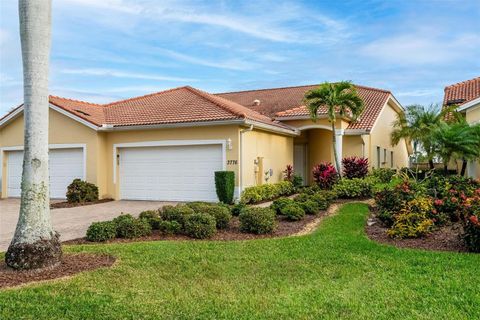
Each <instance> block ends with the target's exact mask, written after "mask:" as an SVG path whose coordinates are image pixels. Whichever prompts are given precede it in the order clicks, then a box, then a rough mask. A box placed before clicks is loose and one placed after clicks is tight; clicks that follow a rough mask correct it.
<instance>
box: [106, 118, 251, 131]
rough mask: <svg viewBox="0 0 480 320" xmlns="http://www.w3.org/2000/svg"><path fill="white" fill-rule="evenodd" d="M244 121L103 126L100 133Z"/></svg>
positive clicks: (239, 122) (242, 121)
mask: <svg viewBox="0 0 480 320" xmlns="http://www.w3.org/2000/svg"><path fill="white" fill-rule="evenodd" d="M244 123H245V121H244V120H220V121H199V122H197V121H194V122H183V123H164V124H151V125H134V126H118V127H115V126H109V125H103V126H102V127H100V128H99V131H128V130H149V129H168V128H184V127H204V126H221V125H232V124H244Z"/></svg>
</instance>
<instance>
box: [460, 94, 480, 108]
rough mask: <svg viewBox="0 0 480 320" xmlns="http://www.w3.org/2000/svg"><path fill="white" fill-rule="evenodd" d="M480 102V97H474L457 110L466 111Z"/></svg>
mask: <svg viewBox="0 0 480 320" xmlns="http://www.w3.org/2000/svg"><path fill="white" fill-rule="evenodd" d="M477 104H480V97H478V98H476V99H473V100H472V101H469V102H467V103H465V104H462V105H461V106H460V107H459V108H458V109H457V111H465V110H467V109H470V108H471V107H474V106H475V105H477Z"/></svg>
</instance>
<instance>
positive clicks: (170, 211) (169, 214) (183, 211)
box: [160, 204, 195, 226]
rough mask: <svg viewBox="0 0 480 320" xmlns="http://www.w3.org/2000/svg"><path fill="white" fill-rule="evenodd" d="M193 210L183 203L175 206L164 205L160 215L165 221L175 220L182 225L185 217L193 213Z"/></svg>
mask: <svg viewBox="0 0 480 320" xmlns="http://www.w3.org/2000/svg"><path fill="white" fill-rule="evenodd" d="M194 213H195V211H194V210H193V209H192V208H191V207H189V206H187V205H184V204H178V205H176V206H170V205H168V206H164V207H163V208H162V211H161V212H160V217H161V218H162V220H165V221H176V222H178V223H179V224H180V225H181V226H183V223H184V220H185V217H186V216H188V215H191V214H194Z"/></svg>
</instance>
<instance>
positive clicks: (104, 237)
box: [87, 221, 117, 242]
mask: <svg viewBox="0 0 480 320" xmlns="http://www.w3.org/2000/svg"><path fill="white" fill-rule="evenodd" d="M116 235H117V227H116V225H115V223H114V222H113V221H102V222H94V223H92V224H91V225H90V226H89V227H88V229H87V240H88V241H93V242H104V241H108V240H111V239H114V238H115V236H116Z"/></svg>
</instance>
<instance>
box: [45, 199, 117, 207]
mask: <svg viewBox="0 0 480 320" xmlns="http://www.w3.org/2000/svg"><path fill="white" fill-rule="evenodd" d="M110 201H113V199H100V200H97V201H91V202H79V203H69V202H67V201H62V202H54V203H51V204H50V209H61V208H75V207H83V206H89V205H92V204H100V203H105V202H110Z"/></svg>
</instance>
